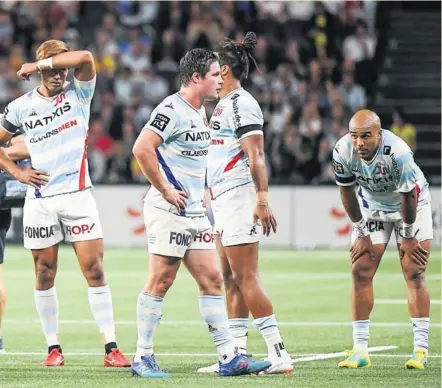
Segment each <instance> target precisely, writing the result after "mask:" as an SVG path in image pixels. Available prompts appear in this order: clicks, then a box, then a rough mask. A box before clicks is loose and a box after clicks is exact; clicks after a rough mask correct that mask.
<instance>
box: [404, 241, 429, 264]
mask: <svg viewBox="0 0 442 388" xmlns="http://www.w3.org/2000/svg"><path fill="white" fill-rule="evenodd" d="M399 254H400V257H401V259H402V258H403V257H404V255H408V256H410V258H411V259H412V260H413V262H414V263H416V264H418V265H421V266H423V267H425V266H426V265H427V262H428V252H427V251H426V250H425V249H424V248H422V246H421V245H420V244H419V241H418V240H417V238H416V237H412V238H404V239H403V240H402V243H401V247H400V252H399Z"/></svg>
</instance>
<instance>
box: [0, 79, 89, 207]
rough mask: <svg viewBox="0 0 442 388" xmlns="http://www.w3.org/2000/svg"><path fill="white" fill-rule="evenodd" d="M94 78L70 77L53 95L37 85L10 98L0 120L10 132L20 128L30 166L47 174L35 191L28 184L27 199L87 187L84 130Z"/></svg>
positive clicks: (86, 126)
mask: <svg viewBox="0 0 442 388" xmlns="http://www.w3.org/2000/svg"><path fill="white" fill-rule="evenodd" d="M95 82H96V77H94V79H92V80H91V81H79V80H77V79H75V77H74V78H73V81H72V82H66V85H65V87H64V88H63V90H62V91H61V92H60V93H59V94H58V95H57V96H54V97H44V96H42V95H41V94H40V93H39V92H38V91H37V88H35V89H33V90H31V91H30V92H28V93H26V94H25V95H23V96H21V97H19V98H17V99H15V100H14V101H12V102H11V103H10V104H9V105H8V106H7V107H6V108H5V111H4V114H3V117H2V119H1V126H2V127H3V128H4V129H5V130H6V131H8V132H10V133H13V134H14V133H16V132H17V131H19V130H21V131H22V133H23V134H24V138H25V143H26V146H27V148H28V150H29V154H30V156H31V162H32V167H33V168H35V169H36V170H42V171H45V172H47V173H49V174H50V177H49V182H48V183H47V184H46V185H44V186H42V187H41V188H40V189H39V190H36V189H35V188H33V187H31V186H28V191H27V195H26V198H42V197H50V196H54V195H59V194H67V193H72V192H76V191H80V190H84V189H86V188H89V187H92V183H91V180H90V178H89V169H88V163H87V132H88V128H89V115H90V104H91V101H92V96H93V94H94V90H95Z"/></svg>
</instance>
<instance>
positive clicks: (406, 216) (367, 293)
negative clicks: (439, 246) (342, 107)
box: [333, 109, 433, 369]
mask: <svg viewBox="0 0 442 388" xmlns="http://www.w3.org/2000/svg"><path fill="white" fill-rule="evenodd" d="M333 168H334V172H335V177H336V183H337V184H338V185H339V189H340V192H341V199H342V204H343V206H344V208H345V210H346V212H347V214H348V216H349V218H350V219H351V221H352V222H353V233H352V240H351V241H352V246H351V249H350V258H351V263H352V280H353V286H352V313H353V350H352V351H351V352H350V354H349V355H348V357H347V358H346V359H345V360H343V361H341V362H340V363H339V367H341V368H369V367H371V362H370V358H369V355H368V337H369V328H370V313H371V311H372V309H373V304H374V297H373V277H374V275H375V273H376V270H377V268H378V266H379V263H380V261H381V259H382V256H383V254H384V252H385V249H386V247H387V244H388V241H389V240H390V236H391V233H392V231H393V230H394V233H395V236H396V242H397V246H398V251H399V258H400V263H401V267H402V272H403V274H404V278H405V281H406V284H407V288H408V309H409V312H410V316H411V322H412V325H413V340H414V343H413V345H414V348H413V354H412V356H411V358H410V359H409V360H408V361H407V362H406V363H405V367H406V368H408V369H425V367H426V363H427V357H428V332H429V327H430V318H429V316H430V297H429V294H428V290H427V287H426V283H425V270H426V267H427V263H428V258H429V255H430V250H431V240H432V239H433V221H432V212H431V199H430V191H429V188H428V182H427V180H426V179H425V176H424V174H423V173H422V171H421V170H420V168H419V167H418V166H417V165H416V163H415V161H414V159H413V153H412V152H411V150H410V148H409V147H408V146H407V144H406V143H405V142H404V141H403V140H402V139H401V138H399V137H398V136H396V135H394V134H393V133H392V132H390V131H388V130H385V129H382V128H381V122H380V119H379V117H378V115H377V114H376V113H374V112H372V111H370V110H366V109H364V110H360V111H358V112H356V113H355V115H354V116H353V117H352V119H351V120H350V124H349V133H348V134H346V135H345V136H343V137H342V138H341V139H340V140H339V141H338V142H337V144H336V146H335V148H334V150H333Z"/></svg>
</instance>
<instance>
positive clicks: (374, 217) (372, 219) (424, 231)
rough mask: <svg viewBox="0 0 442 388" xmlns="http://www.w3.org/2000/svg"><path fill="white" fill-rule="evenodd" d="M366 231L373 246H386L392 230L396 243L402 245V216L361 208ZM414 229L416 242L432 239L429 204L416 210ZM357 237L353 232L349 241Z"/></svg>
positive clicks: (398, 213) (431, 219) (395, 213)
mask: <svg viewBox="0 0 442 388" xmlns="http://www.w3.org/2000/svg"><path fill="white" fill-rule="evenodd" d="M361 211H362V216H363V217H364V219H365V221H366V223H367V227H368V231H369V232H370V237H371V241H372V243H373V244H387V243H388V242H389V241H390V236H391V232H392V231H393V230H394V233H395V236H396V242H397V243H398V244H400V243H402V238H403V231H402V215H401V213H400V212H391V213H390V212H383V211H377V210H370V209H365V208H361ZM414 225H415V226H414V229H415V231H417V234H416V238H417V239H418V241H425V240H432V239H433V217H432V211H431V204H430V203H428V204H426V205H424V206H422V207H420V208H418V209H417V212H416V221H415V223H414ZM356 238H357V235H356V234H355V232H354V231H353V233H352V238H351V241H352V243H353V242H354V241H355V240H356Z"/></svg>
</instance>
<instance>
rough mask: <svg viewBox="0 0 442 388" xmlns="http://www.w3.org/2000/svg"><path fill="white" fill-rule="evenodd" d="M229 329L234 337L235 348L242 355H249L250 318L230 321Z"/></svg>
mask: <svg viewBox="0 0 442 388" xmlns="http://www.w3.org/2000/svg"><path fill="white" fill-rule="evenodd" d="M229 329H230V333H232V337H233V346H234V347H235V349H236V351H237V352H238V353H240V354H247V337H248V335H249V319H248V318H232V319H229Z"/></svg>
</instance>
